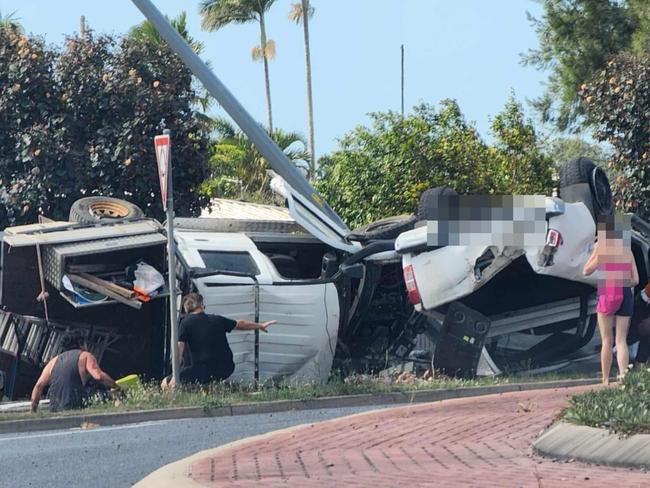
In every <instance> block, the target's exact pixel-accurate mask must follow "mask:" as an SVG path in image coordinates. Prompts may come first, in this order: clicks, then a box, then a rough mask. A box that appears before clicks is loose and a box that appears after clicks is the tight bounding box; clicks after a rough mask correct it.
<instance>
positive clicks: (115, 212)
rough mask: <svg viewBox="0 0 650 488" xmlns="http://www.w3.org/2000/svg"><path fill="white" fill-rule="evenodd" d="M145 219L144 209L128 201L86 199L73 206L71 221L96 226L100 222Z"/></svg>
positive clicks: (104, 198) (105, 198) (101, 198)
mask: <svg viewBox="0 0 650 488" xmlns="http://www.w3.org/2000/svg"><path fill="white" fill-rule="evenodd" d="M143 217H144V212H143V211H142V209H140V207H138V206H137V205H134V204H132V203H130V202H127V201H126V200H120V199H119V198H111V197H86V198H81V199H79V200H77V201H76V202H74V203H73V204H72V206H71V207H70V218H69V220H70V222H79V223H81V224H94V223H97V222H99V221H100V220H101V221H106V220H110V221H112V222H121V221H124V220H132V219H140V218H143Z"/></svg>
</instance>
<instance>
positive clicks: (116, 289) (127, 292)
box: [79, 273, 135, 298]
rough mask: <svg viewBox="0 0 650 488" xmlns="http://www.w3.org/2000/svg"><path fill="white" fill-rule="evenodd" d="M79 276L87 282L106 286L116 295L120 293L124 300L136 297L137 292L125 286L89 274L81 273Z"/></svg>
mask: <svg viewBox="0 0 650 488" xmlns="http://www.w3.org/2000/svg"><path fill="white" fill-rule="evenodd" d="M79 276H81V277H82V278H83V279H85V280H88V281H92V282H93V283H95V284H97V285H99V286H104V287H106V288H108V289H109V290H111V291H114V292H115V293H119V294H120V295H122V296H123V297H124V298H133V297H134V296H135V292H134V291H133V290H128V289H126V288H124V287H123V286H120V285H117V284H115V283H111V282H110V281H106V280H103V279H101V278H99V277H97V276H93V275H91V274H88V273H79Z"/></svg>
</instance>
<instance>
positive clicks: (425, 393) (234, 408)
mask: <svg viewBox="0 0 650 488" xmlns="http://www.w3.org/2000/svg"><path fill="white" fill-rule="evenodd" d="M597 383H599V381H598V380H597V379H595V378H594V379H573V380H558V381H543V382H537V383H535V382H531V383H511V384H503V385H489V386H474V387H461V388H446V389H438V390H421V391H403V392H391V393H379V394H360V395H344V396H334V397H322V398H310V399H305V400H275V401H268V402H258V403H243V404H234V405H230V406H224V407H215V408H208V407H184V408H165V409H158V410H137V411H132V412H111V413H89V414H85V415H70V416H62V417H50V418H40V419H21V420H6V421H0V434H11V433H20V432H33V431H44V430H56V429H72V428H79V427H81V426H82V425H83V424H84V423H88V424H97V425H99V426H111V425H124V424H133V423H139V422H151V421H156V420H173V419H189V418H201V417H227V416H234V415H249V414H264V413H275V412H284V411H290V410H315V409H322V408H339V407H362V406H371V405H390V404H404V403H424V402H435V401H441V400H448V399H452V398H465V397H471V396H483V395H492V394H495V393H508V392H514V391H526V390H537V389H549V388H568V387H571V386H585V385H593V384H597Z"/></svg>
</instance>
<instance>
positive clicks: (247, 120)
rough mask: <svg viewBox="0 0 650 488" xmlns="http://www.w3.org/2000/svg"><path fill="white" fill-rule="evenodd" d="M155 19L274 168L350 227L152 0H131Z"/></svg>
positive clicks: (313, 202)
mask: <svg viewBox="0 0 650 488" xmlns="http://www.w3.org/2000/svg"><path fill="white" fill-rule="evenodd" d="M131 1H132V2H133V3H134V4H135V6H136V7H138V9H140V11H141V12H142V13H143V14H144V16H145V17H146V18H147V19H148V20H149V22H151V24H152V25H153V26H154V27H155V29H156V30H157V31H158V33H159V34H160V35H161V36H162V38H163V39H165V40H166V41H167V43H168V44H169V47H170V48H171V49H172V50H173V51H174V52H175V53H176V54H177V55H178V56H179V57H180V58H181V60H182V61H183V63H185V65H186V66H187V67H188V68H189V69H190V70H191V71H192V73H194V75H195V76H196V77H197V78H198V79H199V80H200V81H201V83H203V85H204V86H205V88H206V89H207V90H208V92H209V93H210V95H212V96H213V97H214V98H215V99H216V100H217V101H218V102H219V104H220V105H221V106H222V107H223V108H224V110H225V111H226V112H228V114H229V115H230V116H231V117H232V118H233V120H234V121H235V122H236V123H237V125H238V126H239V127H240V128H241V130H242V131H243V132H244V133H245V134H246V135H247V136H248V137H249V139H250V140H251V142H252V143H253V144H254V145H255V147H256V148H257V150H258V151H259V152H260V154H261V155H262V156H264V158H265V159H266V160H267V161H268V162H269V164H270V165H271V167H272V168H273V169H274V170H275V171H276V172H277V173H278V174H279V175H280V176H281V177H282V178H284V180H285V181H286V182H287V183H288V184H289V185H290V186H291V187H293V188H294V189H295V190H296V191H298V192H300V194H301V195H302V196H303V197H305V198H306V199H307V200H308V201H309V202H310V203H311V204H313V205H314V206H315V207H316V208H318V209H319V210H320V211H321V212H322V213H323V214H325V215H326V216H327V217H328V218H329V219H330V220H331V221H333V222H335V223H336V224H337V225H338V226H340V227H341V228H342V229H347V227H346V225H345V224H344V223H343V221H342V220H341V218H340V217H339V216H338V215H337V214H336V212H334V211H333V210H332V209H331V208H330V207H329V205H327V203H326V202H325V201H324V200H323V199H322V197H321V196H320V195H319V194H318V192H317V191H316V190H315V189H314V188H313V187H312V186H311V185H310V184H309V182H308V181H307V180H306V179H305V177H304V176H303V175H302V174H301V173H300V171H299V170H298V169H297V168H296V166H295V165H294V164H293V163H292V162H291V161H289V159H288V158H287V157H286V155H285V154H284V153H283V152H282V150H281V149H280V148H279V147H278V146H277V145H276V144H275V143H274V142H273V140H271V138H270V137H269V135H268V134H267V133H266V131H265V130H264V129H263V128H262V127H261V126H260V125H259V124H258V123H257V122H256V121H255V119H253V117H251V115H250V114H249V113H248V112H247V111H246V110H245V109H244V107H243V106H242V105H241V104H240V103H239V102H238V101H237V99H236V98H235V97H234V96H233V95H232V93H230V91H229V90H228V88H226V86H225V85H224V84H223V83H221V81H220V80H219V78H217V76H216V75H215V74H214V73H213V72H212V70H211V69H210V68H208V66H207V65H206V64H205V63H204V62H203V61H202V60H201V58H200V57H199V56H198V55H197V54H196V53H195V52H194V50H193V49H192V48H191V47H190V45H189V44H188V43H187V42H186V41H185V40H184V39H183V38H182V37H181V36H180V35H179V34H178V32H176V29H174V28H173V27H172V26H171V24H170V23H169V22H168V21H167V19H165V17H164V16H163V15H162V14H161V13H160V11H159V10H158V9H157V8H156V7H155V6H154V4H153V3H151V1H150V0H131Z"/></svg>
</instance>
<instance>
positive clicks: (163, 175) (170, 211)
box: [154, 129, 180, 385]
mask: <svg viewBox="0 0 650 488" xmlns="http://www.w3.org/2000/svg"><path fill="white" fill-rule="evenodd" d="M154 148H155V149H156V162H157V163H158V177H159V178H160V193H161V194H162V204H163V209H164V210H165V211H166V212H167V258H168V259H169V264H168V274H169V318H170V323H171V334H170V338H169V342H170V345H169V348H170V350H171V356H172V377H173V378H174V382H175V383H176V384H177V385H178V384H179V366H178V365H179V359H180V358H179V357H178V310H177V307H176V244H175V242H174V188H173V185H172V146H171V136H170V132H169V130H168V129H165V130H164V131H163V135H161V136H156V137H155V138H154Z"/></svg>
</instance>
